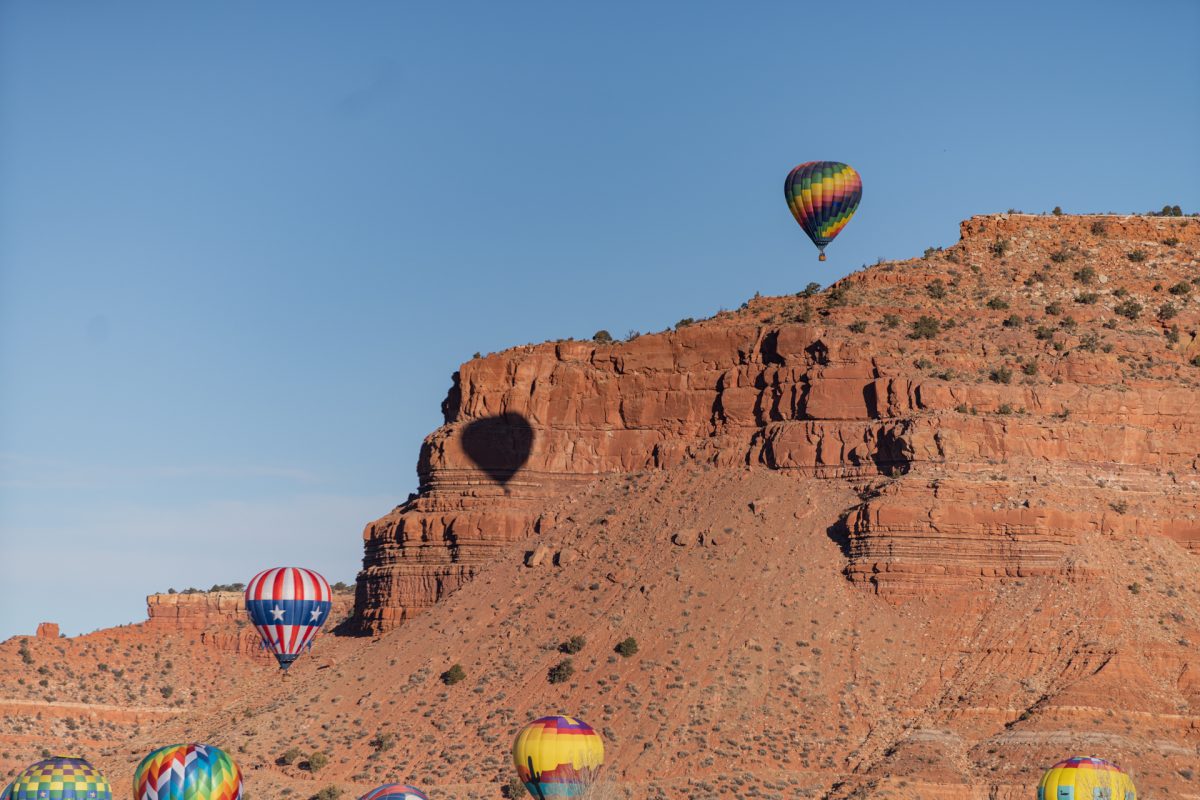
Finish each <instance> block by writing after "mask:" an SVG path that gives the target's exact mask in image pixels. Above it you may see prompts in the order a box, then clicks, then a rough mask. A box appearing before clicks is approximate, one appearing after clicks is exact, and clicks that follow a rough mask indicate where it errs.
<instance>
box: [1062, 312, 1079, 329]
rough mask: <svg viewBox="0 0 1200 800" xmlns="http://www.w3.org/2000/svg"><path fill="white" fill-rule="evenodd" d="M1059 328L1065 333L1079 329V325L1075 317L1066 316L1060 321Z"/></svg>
mask: <svg viewBox="0 0 1200 800" xmlns="http://www.w3.org/2000/svg"><path fill="white" fill-rule="evenodd" d="M1058 327H1060V328H1062V329H1063V330H1064V331H1073V330H1075V329H1076V328H1077V327H1079V323H1078V322H1076V321H1075V318H1074V317H1072V316H1066V317H1063V318H1062V319H1061V320H1059V321H1058Z"/></svg>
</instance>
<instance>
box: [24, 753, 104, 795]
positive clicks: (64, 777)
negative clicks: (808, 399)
mask: <svg viewBox="0 0 1200 800" xmlns="http://www.w3.org/2000/svg"><path fill="white" fill-rule="evenodd" d="M4 792H5V794H4V797H5V798H6V800H7V799H8V798H11V799H12V800H112V787H111V786H109V785H108V779H107V778H105V777H104V776H103V775H101V774H100V772H99V770H97V769H96V768H95V767H93V766H92V765H91V764H89V763H88V762H86V761H84V760H83V759H82V758H66V757H64V756H54V757H53V758H47V759H43V760H42V761H39V762H37V763H36V764H31V765H30V766H28V767H26V768H25V769H23V770H21V772H20V773H19V774H18V775H17V777H15V778H13V780H12V783H10V784H9V785H8V788H7V789H5V790H4Z"/></svg>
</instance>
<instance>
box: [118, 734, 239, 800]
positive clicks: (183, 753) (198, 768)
mask: <svg viewBox="0 0 1200 800" xmlns="http://www.w3.org/2000/svg"><path fill="white" fill-rule="evenodd" d="M133 797H134V800H241V797H242V771H241V770H240V769H238V765H237V764H235V763H234V762H233V759H232V758H230V757H229V756H228V755H226V753H225V751H224V750H222V749H221V748H219V747H213V746H212V745H211V744H173V745H168V746H167V747H160V748H158V749H157V750H155V751H154V752H152V753H150V755H148V756H146V757H145V758H143V759H142V762H141V763H140V764H138V765H137V769H136V770H134V773H133Z"/></svg>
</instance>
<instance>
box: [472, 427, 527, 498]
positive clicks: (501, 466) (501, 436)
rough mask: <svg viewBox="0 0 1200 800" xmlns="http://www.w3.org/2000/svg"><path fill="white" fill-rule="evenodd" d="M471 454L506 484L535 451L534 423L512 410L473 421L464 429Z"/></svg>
mask: <svg viewBox="0 0 1200 800" xmlns="http://www.w3.org/2000/svg"><path fill="white" fill-rule="evenodd" d="M462 447H463V451H464V452H466V454H467V457H468V458H470V459H471V461H473V462H474V463H475V466H477V467H479V469H480V470H482V471H483V472H484V474H486V475H487V476H488V477H489V478H491V479H492V480H493V481H494V482H496V483H498V484H500V485H501V486H505V485H506V484H507V483H508V482H509V481H510V480H512V478H513V476H514V475H516V474H517V472H519V471H520V469H521V467H523V466H525V463H526V462H527V461H529V454H530V453H532V452H533V426H532V425H530V424H529V420H527V419H525V417H523V416H522V415H520V414H515V413H512V412H509V413H506V414H499V415H497V416H494V417H484V418H483V419H477V420H473V421H472V422H470V423H469V424H468V425H467V427H466V428H464V429H463V432H462Z"/></svg>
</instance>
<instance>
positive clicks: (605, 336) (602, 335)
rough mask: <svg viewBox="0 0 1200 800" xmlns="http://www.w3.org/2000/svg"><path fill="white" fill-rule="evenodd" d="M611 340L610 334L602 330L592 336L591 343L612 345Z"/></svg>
mask: <svg viewBox="0 0 1200 800" xmlns="http://www.w3.org/2000/svg"><path fill="white" fill-rule="evenodd" d="M612 340H613V338H612V334H611V333H609V332H608V331H606V330H603V329H601V330H598V331H596V332H595V333H593V334H592V341H593V342H596V343H597V344H612Z"/></svg>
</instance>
